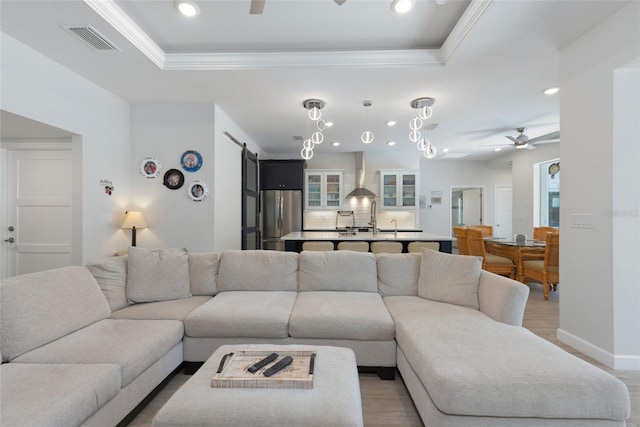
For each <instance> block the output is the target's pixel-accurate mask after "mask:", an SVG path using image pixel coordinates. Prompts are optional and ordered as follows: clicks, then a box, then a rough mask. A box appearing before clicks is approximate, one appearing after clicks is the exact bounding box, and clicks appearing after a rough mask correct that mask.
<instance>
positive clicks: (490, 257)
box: [467, 228, 515, 279]
mask: <svg viewBox="0 0 640 427" xmlns="http://www.w3.org/2000/svg"><path fill="white" fill-rule="evenodd" d="M467 241H468V242H469V252H470V255H475V256H479V257H482V269H483V270H487V271H490V272H491V273H495V274H499V275H501V276H508V277H509V278H511V279H513V278H514V273H515V265H514V264H513V261H511V260H510V259H509V258H507V257H503V256H500V255H494V254H490V253H488V252H486V251H485V248H484V238H483V235H482V231H480V230H478V229H477V228H467Z"/></svg>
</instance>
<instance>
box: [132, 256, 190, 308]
mask: <svg viewBox="0 0 640 427" xmlns="http://www.w3.org/2000/svg"><path fill="white" fill-rule="evenodd" d="M190 296H191V292H190V290H189V255H188V253H187V251H186V249H161V250H154V251H151V250H147V249H142V248H137V247H135V246H132V247H130V248H129V261H128V274H127V298H128V299H129V301H130V302H133V303H137V302H152V301H167V300H174V299H181V298H188V297H190Z"/></svg>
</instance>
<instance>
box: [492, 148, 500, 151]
mask: <svg viewBox="0 0 640 427" xmlns="http://www.w3.org/2000/svg"><path fill="white" fill-rule="evenodd" d="M500 150H502V148H500V147H496V148H494V149H493V151H500Z"/></svg>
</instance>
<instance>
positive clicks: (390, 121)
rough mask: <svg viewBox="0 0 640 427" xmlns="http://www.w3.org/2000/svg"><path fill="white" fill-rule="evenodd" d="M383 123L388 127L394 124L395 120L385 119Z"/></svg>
mask: <svg viewBox="0 0 640 427" xmlns="http://www.w3.org/2000/svg"><path fill="white" fill-rule="evenodd" d="M385 124H386V125H387V126H389V127H391V126H395V125H396V121H395V120H389V121H386V122H385Z"/></svg>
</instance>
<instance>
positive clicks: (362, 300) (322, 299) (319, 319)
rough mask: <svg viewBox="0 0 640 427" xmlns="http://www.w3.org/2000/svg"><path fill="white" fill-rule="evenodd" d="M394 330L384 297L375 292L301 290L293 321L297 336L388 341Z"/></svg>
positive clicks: (293, 334)
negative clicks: (383, 300)
mask: <svg viewBox="0 0 640 427" xmlns="http://www.w3.org/2000/svg"><path fill="white" fill-rule="evenodd" d="M394 331H395V328H394V325H393V320H391V316H390V315H389V312H388V311H387V308H386V307H385V305H384V303H383V302H382V297H380V295H379V294H378V293H373V292H330V291H323V292H301V293H300V294H298V298H297V299H296V304H295V306H294V307H293V313H291V319H290V320H289V335H291V336H292V337H294V338H332V339H350V340H361V341H367V340H370V341H386V340H392V339H393V337H394Z"/></svg>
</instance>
